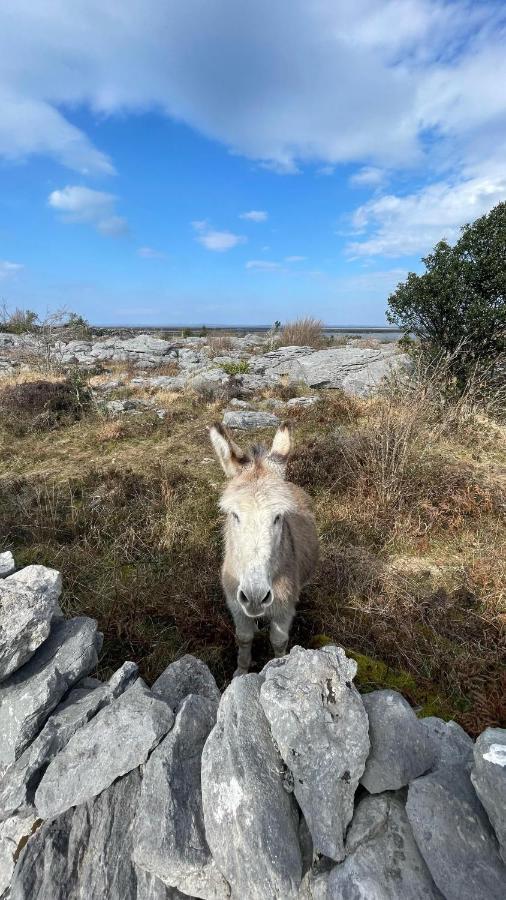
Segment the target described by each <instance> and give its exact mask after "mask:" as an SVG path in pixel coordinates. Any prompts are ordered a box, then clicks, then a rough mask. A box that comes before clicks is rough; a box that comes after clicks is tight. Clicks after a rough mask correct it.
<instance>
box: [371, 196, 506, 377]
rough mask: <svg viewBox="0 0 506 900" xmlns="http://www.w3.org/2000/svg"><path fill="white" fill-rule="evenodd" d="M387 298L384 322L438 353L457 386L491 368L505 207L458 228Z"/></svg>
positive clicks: (500, 308)
mask: <svg viewBox="0 0 506 900" xmlns="http://www.w3.org/2000/svg"><path fill="white" fill-rule="evenodd" d="M422 262H423V263H424V265H425V269H426V271H425V272H424V273H423V274H422V275H416V274H415V273H414V272H410V273H409V275H408V277H407V279H406V281H405V282H403V283H401V284H399V285H398V286H397V290H396V291H395V292H394V293H393V294H391V295H390V297H389V298H388V306H389V309H388V311H387V319H388V321H389V322H391V323H392V324H394V325H397V326H399V327H400V328H402V329H404V330H405V331H407V332H410V333H411V334H413V335H415V337H417V338H418V339H419V341H420V342H421V344H422V348H424V349H427V350H429V351H435V352H439V353H441V352H443V353H445V354H446V355H447V356H448V358H449V359H450V360H451V365H452V369H453V373H454V375H455V376H456V377H457V380H458V381H459V382H461V383H463V382H464V381H465V379H466V376H467V375H468V374H469V372H470V371H471V370H472V369H476V368H477V367H487V366H488V367H489V366H494V365H495V364H496V363H497V362H498V360H499V359H500V357H501V355H502V354H504V351H505V336H506V203H499V204H498V205H497V206H496V207H494V209H492V210H491V211H490V212H489V213H488V214H486V215H484V216H481V217H480V218H479V219H476V221H475V222H473V223H472V224H470V225H464V227H463V228H462V233H461V236H460V238H459V239H458V241H457V242H456V244H455V245H454V246H453V247H451V246H450V245H449V244H448V243H447V241H440V242H439V243H438V244H437V245H436V247H435V248H434V250H433V252H432V253H430V254H429V255H428V256H426V257H424V258H423V260H422Z"/></svg>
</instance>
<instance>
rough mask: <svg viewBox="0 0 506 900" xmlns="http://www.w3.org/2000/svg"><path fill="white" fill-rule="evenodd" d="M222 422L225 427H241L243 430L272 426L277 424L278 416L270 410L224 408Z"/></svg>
mask: <svg viewBox="0 0 506 900" xmlns="http://www.w3.org/2000/svg"><path fill="white" fill-rule="evenodd" d="M223 424H224V425H225V426H226V427H227V428H242V429H244V430H249V429H254V428H272V427H277V426H278V425H279V418H278V416H276V415H274V413H270V412H260V411H258V412H257V411H255V410H247V409H244V410H238V409H226V410H225V412H224V413H223Z"/></svg>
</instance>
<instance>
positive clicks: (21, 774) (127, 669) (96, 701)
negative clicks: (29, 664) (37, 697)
mask: <svg viewBox="0 0 506 900" xmlns="http://www.w3.org/2000/svg"><path fill="white" fill-rule="evenodd" d="M136 677H137V666H136V665H135V664H134V663H130V662H126V663H124V664H123V665H122V666H121V668H120V669H118V671H117V672H115V674H114V675H113V676H112V678H111V679H110V681H109V682H108V683H107V684H99V686H98V687H97V686H95V685H94V684H93V685H92V686H91V687H87V686H86V684H85V682H86V681H87V679H83V680H82V681H81V682H80V683H79V685H77V686H76V687H75V688H73V690H71V691H70V693H69V694H68V695H67V697H66V698H65V700H64V701H63V702H62V703H60V705H59V706H57V707H56V709H55V711H54V712H53V715H52V716H50V718H49V719H48V721H47V722H46V724H45V726H44V728H43V729H42V731H41V732H40V734H38V735H37V737H36V738H35V740H34V741H33V742H32V743H31V744H30V745H29V746H28V747H27V748H26V750H25V751H24V752H23V753H22V754H21V756H20V757H19V759H17V760H16V761H15V762H13V763H12V764H11V765H10V766H9V767H8V768H7V770H6V772H5V774H4V776H3V778H2V779H1V780H0V820H2V819H6V818H7V817H8V816H12V815H13V814H14V813H16V812H18V813H19V812H22V813H23V814H24V815H28V813H29V812H33V811H34V810H33V805H34V798H35V791H36V789H37V787H38V784H39V782H40V779H41V777H42V773H43V770H44V767H46V766H47V764H48V763H49V762H50V760H51V759H52V758H53V757H54V756H56V754H57V753H58V752H59V751H60V750H62V749H63V747H65V745H66V744H67V743H68V741H69V740H70V738H71V737H72V735H73V734H74V733H75V732H76V731H77V730H78V729H79V728H81V727H82V726H83V725H86V724H87V722H89V721H90V719H92V718H93V716H94V715H96V713H97V712H99V710H101V709H103V707H105V706H107V705H108V704H109V703H112V702H113V700H114V699H115V698H116V697H119V695H120V694H121V693H123V691H124V690H126V688H127V687H129V685H130V684H131V683H132V681H133V680H134V679H135V678H136ZM90 681H91V679H90Z"/></svg>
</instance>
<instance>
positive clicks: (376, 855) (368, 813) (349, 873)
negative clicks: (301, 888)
mask: <svg viewBox="0 0 506 900" xmlns="http://www.w3.org/2000/svg"><path fill="white" fill-rule="evenodd" d="M324 896H325V900H342V898H348V900H371V898H375V900H383V898H384V900H436V898H441V897H442V895H441V893H440V892H439V890H438V889H437V887H436V885H435V884H434V881H433V880H432V876H431V874H430V872H429V869H428V868H427V866H426V864H425V862H424V859H423V857H422V855H421V853H420V851H419V849H418V847H417V845H416V842H415V839H414V837H413V832H412V830H411V826H410V824H409V821H408V817H407V815H406V810H405V807H404V803H403V802H402V801H401V800H400V799H399V798H397V797H396V796H395V795H394V794H383V795H380V796H376V797H364V799H363V800H361V801H360V803H359V805H358V806H357V809H356V811H355V815H354V817H353V822H352V823H351V827H350V830H349V832H348V835H347V838H346V859H345V861H344V862H343V863H342V864H341V865H337V866H334V868H333V869H332V871H331V872H330V874H329V876H328V881H327V892H326V894H325V895H324Z"/></svg>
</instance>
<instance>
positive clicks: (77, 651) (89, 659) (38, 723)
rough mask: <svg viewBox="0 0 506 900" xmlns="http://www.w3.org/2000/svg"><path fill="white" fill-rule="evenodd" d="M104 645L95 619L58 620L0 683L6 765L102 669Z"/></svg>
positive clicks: (1, 752)
mask: <svg viewBox="0 0 506 900" xmlns="http://www.w3.org/2000/svg"><path fill="white" fill-rule="evenodd" d="M101 646H102V635H101V634H100V633H98V632H97V623H96V622H95V621H94V620H93V619H88V618H86V617H82V618H76V619H70V620H69V621H68V622H65V621H63V620H58V621H56V622H55V624H54V625H53V627H52V629H51V633H50V635H49V637H48V638H47V640H46V641H45V642H44V643H43V644H42V646H41V647H39V649H38V650H37V651H36V653H35V654H34V655H33V656H32V658H31V659H30V660H29V661H28V662H27V663H25V665H24V666H22V668H21V669H18V670H17V672H14V674H13V675H11V676H10V677H9V678H8V679H7V680H6V681H4V682H3V683H2V684H1V685H0V734H1V735H2V741H1V743H0V765H2V764H4V765H9V764H10V763H12V762H14V760H15V759H17V758H18V757H19V756H21V754H22V753H23V750H24V749H25V748H26V747H27V746H28V744H29V743H30V741H32V740H33V738H34V737H35V735H36V734H37V733H38V732H39V731H40V729H41V727H42V726H43V725H44V723H45V721H46V719H47V718H48V716H49V714H50V713H51V712H52V711H53V709H54V708H55V707H56V706H57V705H58V703H59V702H60V700H61V698H62V697H63V695H64V694H66V693H67V691H68V690H69V688H71V687H72V685H73V684H75V682H76V681H78V680H79V679H80V678H83V677H84V676H85V675H88V674H89V673H90V672H91V671H92V669H94V668H95V667H96V665H97V662H98V653H99V651H100V648H101Z"/></svg>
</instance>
